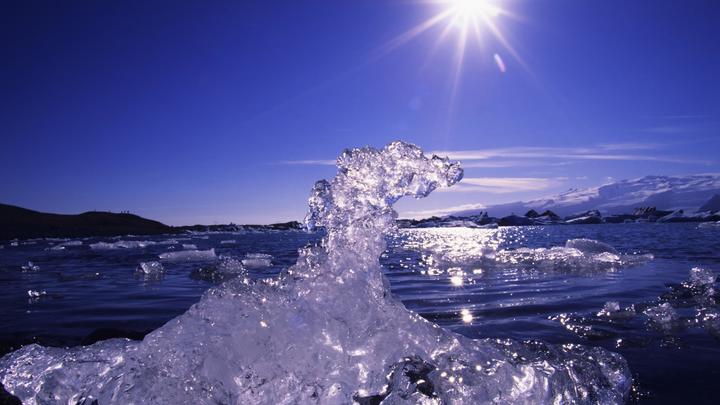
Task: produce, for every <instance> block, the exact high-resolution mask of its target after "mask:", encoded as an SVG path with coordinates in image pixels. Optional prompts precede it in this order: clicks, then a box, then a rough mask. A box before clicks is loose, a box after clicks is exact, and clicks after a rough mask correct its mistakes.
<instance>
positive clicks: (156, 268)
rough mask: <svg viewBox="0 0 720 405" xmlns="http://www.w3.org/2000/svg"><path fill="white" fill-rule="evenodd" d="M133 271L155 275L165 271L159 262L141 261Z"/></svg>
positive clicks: (145, 274)
mask: <svg viewBox="0 0 720 405" xmlns="http://www.w3.org/2000/svg"><path fill="white" fill-rule="evenodd" d="M135 272H136V273H137V274H141V275H144V276H152V277H157V276H160V275H162V274H163V273H165V268H164V267H163V265H162V263H160V262H141V263H140V264H139V265H138V266H137V268H136V269H135Z"/></svg>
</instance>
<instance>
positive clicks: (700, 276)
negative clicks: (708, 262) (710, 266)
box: [690, 267, 716, 286]
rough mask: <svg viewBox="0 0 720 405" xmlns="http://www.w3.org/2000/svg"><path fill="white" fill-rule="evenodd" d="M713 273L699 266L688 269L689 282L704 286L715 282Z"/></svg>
mask: <svg viewBox="0 0 720 405" xmlns="http://www.w3.org/2000/svg"><path fill="white" fill-rule="evenodd" d="M715 279H716V277H715V274H714V273H713V272H711V271H710V270H707V269H703V268H700V267H693V268H692V269H690V283H692V284H693V285H695V286H706V285H712V284H714V283H715Z"/></svg>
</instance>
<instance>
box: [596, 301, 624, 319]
mask: <svg viewBox="0 0 720 405" xmlns="http://www.w3.org/2000/svg"><path fill="white" fill-rule="evenodd" d="M618 311H620V303H618V302H617V301H608V302H606V303H605V306H604V307H603V309H601V310H600V312H598V313H597V315H598V316H610V315H612V314H614V313H616V312H618Z"/></svg>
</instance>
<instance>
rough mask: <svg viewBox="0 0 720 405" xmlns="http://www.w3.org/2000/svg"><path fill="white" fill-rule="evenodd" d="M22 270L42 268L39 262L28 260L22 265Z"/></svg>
mask: <svg viewBox="0 0 720 405" xmlns="http://www.w3.org/2000/svg"><path fill="white" fill-rule="evenodd" d="M20 268H21V269H22V271H38V270H40V266H38V265H37V264H34V263H33V262H27V264H23V265H22V266H21V267H20Z"/></svg>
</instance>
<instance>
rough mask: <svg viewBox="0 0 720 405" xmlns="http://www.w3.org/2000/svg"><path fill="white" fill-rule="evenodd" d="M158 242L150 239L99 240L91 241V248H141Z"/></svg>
mask: <svg viewBox="0 0 720 405" xmlns="http://www.w3.org/2000/svg"><path fill="white" fill-rule="evenodd" d="M155 244H156V243H155V242H153V241H149V240H119V241H117V242H110V243H108V242H97V243H91V244H90V249H93V250H115V249H140V248H145V247H147V246H151V245H155Z"/></svg>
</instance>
